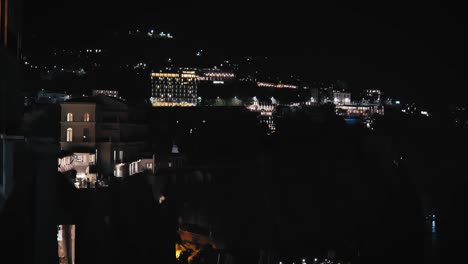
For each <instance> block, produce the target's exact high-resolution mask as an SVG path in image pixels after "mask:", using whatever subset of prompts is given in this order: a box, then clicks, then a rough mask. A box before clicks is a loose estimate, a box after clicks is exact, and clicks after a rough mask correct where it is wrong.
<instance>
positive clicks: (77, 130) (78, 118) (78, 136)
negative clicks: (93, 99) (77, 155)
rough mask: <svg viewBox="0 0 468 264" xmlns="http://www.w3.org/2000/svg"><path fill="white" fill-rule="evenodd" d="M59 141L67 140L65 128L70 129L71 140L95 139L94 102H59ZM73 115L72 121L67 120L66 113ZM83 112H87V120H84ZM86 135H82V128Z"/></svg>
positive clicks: (85, 140)
mask: <svg viewBox="0 0 468 264" xmlns="http://www.w3.org/2000/svg"><path fill="white" fill-rule="evenodd" d="M61 107H62V111H61V116H60V120H61V122H60V141H61V142H67V130H68V129H69V128H71V129H72V132H73V133H72V134H73V139H72V142H75V143H77V142H95V141H96V123H95V120H96V119H95V118H96V105H94V104H79V105H78V104H61ZM69 113H71V114H72V115H73V121H67V115H68V114H69ZM85 114H89V121H85ZM85 129H88V135H87V136H86V137H84V133H85V132H84V130H85Z"/></svg>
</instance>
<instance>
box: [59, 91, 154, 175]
mask: <svg viewBox="0 0 468 264" xmlns="http://www.w3.org/2000/svg"><path fill="white" fill-rule="evenodd" d="M61 108H62V111H61V122H60V124H61V139H60V147H61V149H62V151H66V152H68V153H70V154H69V155H68V156H64V157H62V158H61V159H59V168H58V169H59V171H62V172H63V171H64V170H65V171H66V170H69V169H75V170H76V171H77V176H76V178H77V179H83V180H85V179H86V181H91V182H93V183H94V182H96V177H98V176H99V174H102V175H103V176H104V177H107V176H109V175H114V176H116V177H123V176H128V175H132V174H134V173H136V172H139V171H142V170H144V169H148V170H154V161H153V160H152V159H142V158H143V157H142V153H143V152H144V151H145V146H146V144H145V142H144V141H143V139H144V138H146V137H147V134H148V125H147V124H146V123H145V122H146V119H145V118H146V117H145V112H144V111H143V110H138V109H131V108H130V107H128V106H127V105H126V104H125V103H123V102H122V101H120V100H118V99H114V98H112V97H108V96H104V95H99V96H95V97H83V98H77V99H73V100H70V101H67V102H64V103H62V104H61ZM95 165H96V166H98V167H99V168H100V171H96V170H95V169H94V168H93V167H94V166H95ZM143 167H144V168H143Z"/></svg>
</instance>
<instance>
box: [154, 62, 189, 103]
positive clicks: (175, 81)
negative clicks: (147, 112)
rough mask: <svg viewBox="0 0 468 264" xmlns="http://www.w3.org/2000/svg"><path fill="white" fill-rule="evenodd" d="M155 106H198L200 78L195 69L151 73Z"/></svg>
mask: <svg viewBox="0 0 468 264" xmlns="http://www.w3.org/2000/svg"><path fill="white" fill-rule="evenodd" d="M151 87H152V91H151V99H150V100H151V103H152V105H153V106H196V105H197V102H198V99H197V87H198V80H197V75H196V73H195V71H192V70H179V71H175V72H157V73H151Z"/></svg>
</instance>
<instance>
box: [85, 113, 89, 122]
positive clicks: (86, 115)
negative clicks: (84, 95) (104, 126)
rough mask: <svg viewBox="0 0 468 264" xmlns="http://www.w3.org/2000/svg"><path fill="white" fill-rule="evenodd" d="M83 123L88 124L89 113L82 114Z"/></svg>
mask: <svg viewBox="0 0 468 264" xmlns="http://www.w3.org/2000/svg"><path fill="white" fill-rule="evenodd" d="M84 121H85V122H89V113H86V114H84Z"/></svg>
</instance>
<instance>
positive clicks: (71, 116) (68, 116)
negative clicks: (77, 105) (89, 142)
mask: <svg viewBox="0 0 468 264" xmlns="http://www.w3.org/2000/svg"><path fill="white" fill-rule="evenodd" d="M89 117H90V115H89V113H85V114H84V115H83V121H84V122H89ZM67 122H73V113H68V114H67Z"/></svg>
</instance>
